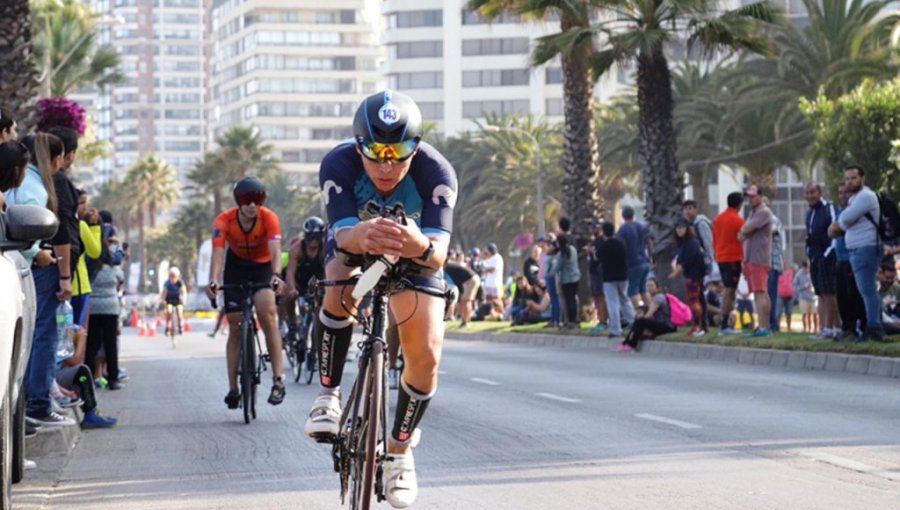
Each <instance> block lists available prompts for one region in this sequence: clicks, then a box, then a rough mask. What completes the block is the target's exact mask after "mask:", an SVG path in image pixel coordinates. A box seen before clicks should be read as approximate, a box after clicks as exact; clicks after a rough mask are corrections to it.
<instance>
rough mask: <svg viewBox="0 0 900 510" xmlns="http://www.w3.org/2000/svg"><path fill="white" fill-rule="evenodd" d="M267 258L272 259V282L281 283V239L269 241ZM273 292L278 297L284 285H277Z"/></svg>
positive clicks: (282, 291)
mask: <svg viewBox="0 0 900 510" xmlns="http://www.w3.org/2000/svg"><path fill="white" fill-rule="evenodd" d="M269 257H271V259H272V280H273V281H274V280H275V279H277V280H278V281H279V282H281V277H280V276H279V275H280V274H281V239H269ZM282 283H283V282H282ZM273 290H274V291H275V294H276V295H278V296H280V295H281V294H282V293H284V285H278V286H276V287H275V288H274V289H273Z"/></svg>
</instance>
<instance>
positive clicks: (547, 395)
mask: <svg viewBox="0 0 900 510" xmlns="http://www.w3.org/2000/svg"><path fill="white" fill-rule="evenodd" d="M535 395H537V396H539V397H544V398H549V399H550V400H558V401H559V402H568V403H570V404H574V403H576V402H581V400H578V399H577V398H568V397H561V396H559V395H554V394H553V393H535Z"/></svg>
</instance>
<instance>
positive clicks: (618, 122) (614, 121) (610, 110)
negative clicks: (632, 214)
mask: <svg viewBox="0 0 900 510" xmlns="http://www.w3.org/2000/svg"><path fill="white" fill-rule="evenodd" d="M637 115H638V111H637V106H636V105H635V104H634V101H633V100H632V99H631V97H629V94H628V93H627V92H626V93H623V94H621V95H619V96H617V97H615V98H613V99H612V100H611V101H610V102H609V103H607V104H602V105H599V106H598V107H597V109H596V110H595V111H594V118H595V119H596V121H595V122H596V124H597V139H598V140H600V164H601V165H602V166H603V178H602V180H601V182H602V184H603V185H602V187H601V190H602V191H601V196H602V197H603V205H604V209H603V214H602V215H601V216H602V217H603V218H605V219H607V220H610V221H612V218H613V211H614V209H615V205H616V203H617V202H618V201H619V200H621V199H622V197H623V196H624V195H625V193H633V194H635V195H636V194H638V193H639V190H638V186H637V181H638V180H639V178H640V174H641V167H640V162H639V158H638V151H639V150H640V137H639V136H638V129H637Z"/></svg>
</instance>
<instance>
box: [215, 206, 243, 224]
mask: <svg viewBox="0 0 900 510" xmlns="http://www.w3.org/2000/svg"><path fill="white" fill-rule="evenodd" d="M237 219H238V218H237V207H231V208H229V209H225V210H224V211H222V212H220V213H219V215H218V216H216V219H215V221H214V223H218V224H224V225H229V224H231V223H236V222H237Z"/></svg>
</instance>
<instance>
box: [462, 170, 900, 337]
mask: <svg viewBox="0 0 900 510" xmlns="http://www.w3.org/2000/svg"><path fill="white" fill-rule="evenodd" d="M804 192H805V197H806V200H807V202H808V205H809V209H808V212H807V214H806V221H805V225H806V258H805V259H804V260H800V261H797V263H796V264H791V263H789V262H788V261H787V260H786V256H785V250H786V236H785V233H784V227H783V224H782V222H781V220H780V219H779V218H778V217H776V216H775V215H774V213H773V212H772V210H771V209H770V208H769V205H768V204H769V197H768V196H767V193H766V190H764V189H763V187H761V186H759V185H756V184H752V185H750V186H748V187H747V188H746V189H745V190H744V191H743V192H734V193H731V194H729V195H728V197H727V204H726V207H725V208H724V210H722V211H721V212H720V213H718V214H716V215H715V216H714V219H713V220H710V219H709V217H707V216H706V215H704V214H702V213H701V211H700V209H699V207H698V205H697V202H695V201H694V200H686V201H685V202H684V203H683V205H682V217H681V218H679V219H678V221H677V222H676V223H675V225H674V226H673V237H674V239H675V243H676V246H677V248H676V254H675V256H674V258H673V260H672V262H671V267H670V268H667V269H668V270H667V271H665V272H662V271H660V268H659V267H658V265H657V264H656V263H655V261H654V260H653V256H652V254H653V253H654V244H653V242H654V241H653V239H652V238H651V236H650V232H649V230H648V228H647V226H646V225H645V224H644V223H642V222H640V221H638V220H636V218H635V211H634V209H633V208H632V207H629V206H625V207H623V208H622V223H621V226H620V227H619V228H618V230H616V228H615V225H614V224H613V223H611V222H607V221H602V220H600V221H594V222H593V223H592V224H591V227H592V234H593V237H592V239H587V240H578V241H576V240H575V239H574V237H573V236H572V235H571V234H570V233H569V226H570V223H569V221H568V220H566V219H563V220H561V221H560V228H559V230H557V232H555V233H551V234H549V235H547V236H546V237H543V238H539V239H537V240H536V242H535V244H534V245H533V246H532V247H531V249H530V250H528V251H527V252H526V253H527V255H525V258H524V262H523V265H522V270H521V271H510V272H509V275H508V279H507V280H505V281H504V280H503V274H504V273H503V270H504V260H503V257H502V256H501V254H500V253H499V252H498V248H497V246H496V245H495V244H494V243H491V244H489V245H488V246H487V247H486V248H485V249H484V250H479V249H478V248H473V249H471V250H470V251H469V252H468V253H464V252H461V251H456V250H451V257H450V260H449V262H448V266H447V271H446V274H447V279H448V281H449V282H450V283H452V284H455V285H456V286H457V287H458V288H459V300H458V303H457V305H456V307H455V309H453V310H451V312H450V314H449V315H448V317H449V316H456V317H459V318H460V319H461V321H462V325H463V327H465V326H466V325H467V324H468V322H469V321H470V320H508V321H510V322H511V323H512V324H529V323H538V322H546V327H558V328H560V329H572V328H576V327H580V323H581V322H582V320H584V319H587V320H589V321H592V322H593V323H594V325H593V326H592V328H591V332H592V333H595V334H600V333H607V334H608V335H609V336H610V337H612V338H617V339H619V338H622V339H623V341H622V343H621V345H620V347H619V350H620V351H630V350H634V349H637V348H638V347H639V343H640V340H643V339H646V338H653V337H655V336H656V335H659V334H662V333H666V332H670V331H674V330H675V328H676V326H678V325H682V324H685V325H689V328H688V329H687V334H688V335H691V336H703V335H707V334H710V333H711V329H712V328H718V331H717V334H718V335H720V336H727V335H737V334H744V335H746V336H748V337H750V338H765V337H768V336H770V335H772V334H773V332H778V331H782V330H784V331H793V328H794V324H795V321H793V320H792V314H793V312H794V310H795V309H796V310H797V311H798V312H799V314H800V315H801V317H802V318H801V320H800V321H799V322H800V323H799V324H797V326H798V329H799V328H800V327H802V331H803V332H805V333H808V334H810V335H811V336H810V338H811V339H815V340H835V341H854V342H863V341H866V340H881V339H883V338H884V337H885V334H896V333H898V332H900V318H898V317H900V312H898V304H897V303H898V295H900V292H898V285H900V284H898V283H896V274H897V270H896V267H895V261H894V255H895V254H896V253H900V248H898V247H897V246H895V245H894V244H895V242H896V240H894V241H895V242H894V243H892V242H890V240H888V241H887V242H886V241H885V239H883V235H880V231H881V228H880V226H879V220H880V218H881V213H882V211H881V210H880V207H881V206H880V200H881V199H880V198H879V197H878V196H877V195H876V194H875V193H874V192H873V191H872V190H871V189H869V188H868V187H867V186H866V185H865V173H864V170H863V169H862V168H859V167H857V166H851V167H848V168H847V169H846V171H845V179H844V182H843V183H841V185H840V188H839V200H838V201H837V202H832V201H829V200H828V199H827V198H826V197H825V190H824V187H823V186H822V185H821V184H819V183H816V182H810V183H807V184H806V185H805V189H804ZM576 245H577V246H576ZM579 259H586V260H582V262H586V263H585V264H579ZM584 268H586V269H587V271H586V273H585V274H582V269H584ZM663 273H664V275H663ZM580 285H585V286H587V287H586V289H585V290H587V289H589V295H590V297H591V303H590V304H589V306H587V307H585V308H586V310H585V309H582V307H580V306H579V300H578V294H579V286H580ZM675 286H678V287H677V288H676V287H675ZM676 295H678V296H682V298H679V297H676ZM795 304H796V305H797V306H796V308H795ZM585 312H587V313H588V316H585ZM681 314H684V317H683V318H682V317H681Z"/></svg>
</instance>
